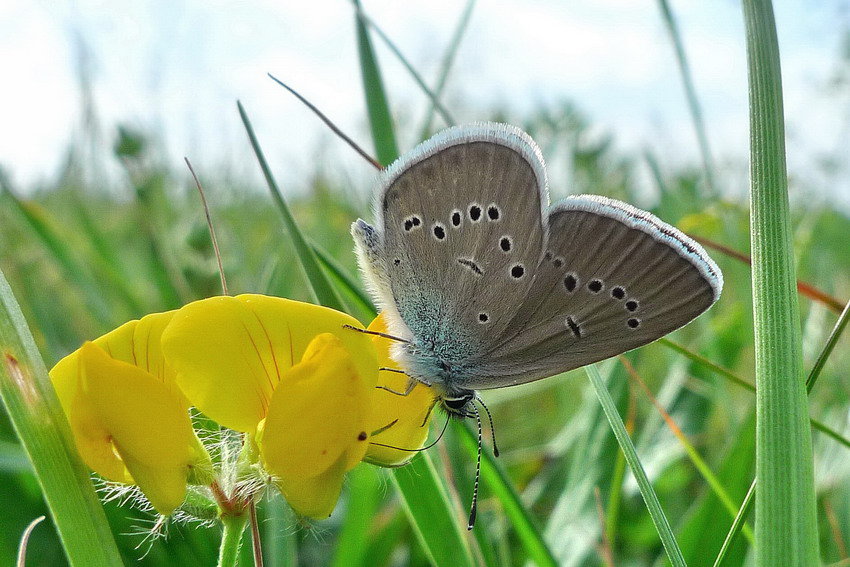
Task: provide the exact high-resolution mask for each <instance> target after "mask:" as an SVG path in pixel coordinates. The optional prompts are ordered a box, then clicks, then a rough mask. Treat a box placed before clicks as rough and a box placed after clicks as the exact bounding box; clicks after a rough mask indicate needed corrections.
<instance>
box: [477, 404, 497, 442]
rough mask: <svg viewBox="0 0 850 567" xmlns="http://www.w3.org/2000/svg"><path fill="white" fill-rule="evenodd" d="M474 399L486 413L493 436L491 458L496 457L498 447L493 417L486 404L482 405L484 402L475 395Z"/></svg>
mask: <svg viewBox="0 0 850 567" xmlns="http://www.w3.org/2000/svg"><path fill="white" fill-rule="evenodd" d="M475 399H476V400H477V401H478V403H479V404H481V407H482V408H484V411H486V412H487V419H488V421H490V435H492V436H493V456H494V457H498V456H499V446H498V445H496V427H495V426H494V425H493V416H492V415H490V408H488V407H487V404H485V403H484V400H482V399H481V398H479V397H478V396H477V395H476V396H475Z"/></svg>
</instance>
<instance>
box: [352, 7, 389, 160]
mask: <svg viewBox="0 0 850 567" xmlns="http://www.w3.org/2000/svg"><path fill="white" fill-rule="evenodd" d="M353 1H354V5H355V6H356V7H357V13H356V15H357V51H358V53H359V55H360V72H361V74H362V76H363V92H364V94H365V95H366V109H367V111H368V113H369V124H370V125H371V128H372V141H373V142H374V144H375V153H376V154H377V158H378V161H379V162H380V163H382V164H383V165H388V164H389V163H391V162H392V161H393V160H394V159H395V158H397V157H398V144H397V143H396V138H395V130H394V128H393V119H392V115H391V114H390V107H389V104H387V95H386V92H385V91H384V82H383V80H382V79H381V69H380V67H379V66H378V61H377V59H376V58H375V50H374V49H373V48H372V41H371V40H370V39H369V30H368V29H367V28H366V22H365V20H364V18H363V15H362V12H361V11H360V10H361V9H360V0H353Z"/></svg>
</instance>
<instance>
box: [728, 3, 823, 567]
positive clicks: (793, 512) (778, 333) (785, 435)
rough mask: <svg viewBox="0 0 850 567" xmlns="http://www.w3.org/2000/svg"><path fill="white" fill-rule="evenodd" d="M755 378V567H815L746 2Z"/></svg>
mask: <svg viewBox="0 0 850 567" xmlns="http://www.w3.org/2000/svg"><path fill="white" fill-rule="evenodd" d="M744 24H745V28H746V39H747V68H748V82H749V91H750V92H749V98H750V214H751V222H750V225H751V228H750V230H751V232H750V234H751V242H752V245H751V249H752V253H753V270H752V273H753V311H754V319H755V321H754V326H755V370H756V479H757V481H758V492H757V493H756V555H755V558H756V565H758V566H768V565H788V566H796V565H799V566H810V565H816V564H817V563H819V552H818V529H817V512H816V508H815V487H814V471H813V469H814V466H813V460H812V443H811V431H810V426H809V412H808V400H807V398H806V389H805V384H804V382H803V361H802V352H801V350H802V349H801V331H800V318H799V313H800V312H799V305H798V303H797V293H796V286H795V283H796V281H795V279H794V278H795V275H794V274H795V271H794V256H793V251H792V239H791V219H790V214H789V203H788V180H787V177H786V166H785V123H784V116H783V108H782V79H781V73H780V66H779V45H778V41H777V37H776V23H775V20H774V16H773V6H772V4H771V2H770V0H744Z"/></svg>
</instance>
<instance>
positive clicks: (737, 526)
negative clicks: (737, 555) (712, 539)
mask: <svg viewBox="0 0 850 567" xmlns="http://www.w3.org/2000/svg"><path fill="white" fill-rule="evenodd" d="M755 493H756V481H755V480H753V483H752V484H751V485H750V489H749V490H748V491H747V495H746V496H745V497H744V502H743V503H742V504H741V508H740V509H739V510H738V515H737V516H735V521H733V522H732V527H731V528H729V534H728V535H727V536H726V539H725V540H723V546H722V547H721V548H720V553H718V554H717V559H715V561H714V567H720V566H721V565H723V561H724V560H725V559H726V556H727V554H728V553H729V549H731V547H732V544H733V543H735V540H736V538H737V537H738V534H739V533H741V528H742V527H743V526H744V522H746V520H747V516H748V515H749V513H750V509H751V508H752V505H753V496H755Z"/></svg>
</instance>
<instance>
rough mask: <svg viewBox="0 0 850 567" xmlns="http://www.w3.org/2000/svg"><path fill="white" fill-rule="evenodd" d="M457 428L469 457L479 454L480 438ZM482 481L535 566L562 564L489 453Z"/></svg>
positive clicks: (484, 456)
mask: <svg viewBox="0 0 850 567" xmlns="http://www.w3.org/2000/svg"><path fill="white" fill-rule="evenodd" d="M453 425H454V431H455V432H456V433H457V434H458V435H459V437H460V439H461V442H462V443H463V445H464V446H465V447H466V449H467V450H468V451H469V454H470V455H473V456H474V455H475V454H476V452H477V451H478V438H477V437H476V436H475V434H473V433H472V431H471V430H470V429H469V427H467V426H466V425H465V424H463V423H461V422H454V423H453ZM481 479H482V480H483V481H484V483H485V484H486V485H487V486H488V487H489V489H490V491H491V492H492V493H493V494H494V495H495V496H496V498H498V499H499V501H500V502H501V504H502V506H503V507H504V510H505V515H506V516H507V517H508V519H509V521H510V522H511V525H512V526H513V527H514V529H515V530H516V534H517V537H518V538H519V540H520V542H521V543H522V546H523V548H524V549H525V552H526V553H527V554H528V558H529V559H530V560H531V561H532V563H534V564H535V565H538V566H541V567H542V566H546V565H551V566H553V567H554V566H556V565H557V564H558V562H557V561H556V559H555V557H554V556H553V555H552V552H551V551H550V550H549V547H548V546H547V545H546V541H545V540H544V538H543V534H542V532H541V531H540V529H539V528H538V527H537V525H536V524H535V523H534V520H533V519H532V517H531V514H529V513H528V510H527V509H526V507H525V505H523V503H522V500H520V497H519V495H518V494H517V493H516V490H514V487H513V485H512V484H511V482H510V480H509V479H508V477H507V475H505V473H504V471H503V470H502V469H501V467H499V466H498V465H497V464H496V462H495V460H494V459H493V457H492V456H491V455H490V453H489V452H487V451H482V452H481Z"/></svg>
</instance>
